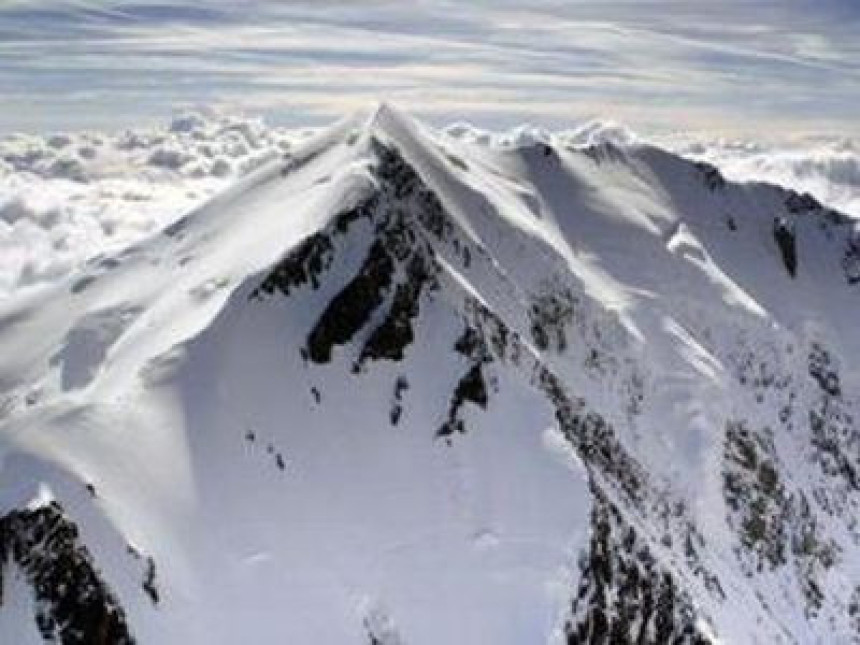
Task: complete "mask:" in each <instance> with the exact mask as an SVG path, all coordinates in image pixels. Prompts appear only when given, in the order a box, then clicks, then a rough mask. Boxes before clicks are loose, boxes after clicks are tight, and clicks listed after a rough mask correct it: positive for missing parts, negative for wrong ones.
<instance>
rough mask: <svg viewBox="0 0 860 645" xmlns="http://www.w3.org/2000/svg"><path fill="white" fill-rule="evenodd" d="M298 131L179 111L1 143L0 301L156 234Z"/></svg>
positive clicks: (289, 142)
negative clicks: (122, 125) (145, 125)
mask: <svg viewBox="0 0 860 645" xmlns="http://www.w3.org/2000/svg"><path fill="white" fill-rule="evenodd" d="M300 136H302V135H301V134H300V133H295V132H289V131H286V130H282V129H279V128H270V127H266V126H265V125H264V124H263V123H262V122H261V121H259V120H257V119H245V118H238V117H228V116H223V115H217V114H201V113H184V114H180V115H177V116H176V117H175V118H174V119H173V120H172V121H171V122H170V124H169V125H168V126H167V127H163V128H151V129H137V130H128V131H123V132H119V133H114V134H100V133H96V132H84V133H75V134H62V133H60V134H53V135H46V136H35V135H15V136H7V137H5V138H2V139H0V299H2V298H3V297H7V296H9V295H11V294H12V293H15V292H17V291H19V290H21V289H26V288H28V287H32V286H37V285H40V284H44V283H47V282H51V281H53V280H56V279H59V278H61V277H63V276H65V275H67V274H68V273H69V272H71V271H73V270H75V269H76V268H78V267H80V266H81V265H82V264H84V263H85V262H87V261H88V260H90V259H91V258H93V257H96V256H98V255H99V254H103V253H106V252H110V251H113V250H117V249H120V248H122V247H124V246H126V245H128V244H131V243H133V242H135V241H137V240H139V239H140V238H141V237H143V236H145V235H148V234H150V233H152V232H154V231H156V230H158V229H159V228H161V227H162V226H165V225H166V224H168V223H170V222H171V221H173V220H174V219H175V218H176V217H178V216H179V215H181V214H182V213H183V212H186V211H187V210H188V209H190V208H193V207H194V206H196V205H198V204H199V203H200V202H201V201H203V200H204V199H205V198H206V197H208V196H210V195H212V194H213V193H214V192H216V191H218V190H220V189H221V188H223V187H224V186H225V185H226V184H227V183H229V182H231V181H234V180H235V179H236V177H238V176H240V175H242V174H244V173H246V172H248V171H249V170H251V169H252V168H254V167H256V166H258V165H259V164H260V163H262V162H264V161H265V160H266V159H270V158H272V157H273V156H275V155H277V154H279V153H281V152H283V151H284V150H286V149H288V148H289V147H291V145H292V143H293V142H294V141H295V140H296V139H297V138H298V137H300Z"/></svg>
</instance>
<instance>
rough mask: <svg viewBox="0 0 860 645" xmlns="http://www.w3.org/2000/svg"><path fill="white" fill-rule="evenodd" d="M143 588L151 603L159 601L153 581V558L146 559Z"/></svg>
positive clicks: (155, 603) (156, 586) (154, 603)
mask: <svg viewBox="0 0 860 645" xmlns="http://www.w3.org/2000/svg"><path fill="white" fill-rule="evenodd" d="M143 590H144V591H145V592H146V595H147V596H149V599H150V600H151V601H152V604H153V605H157V604H158V601H159V594H158V585H157V584H156V583H155V560H153V559H152V558H147V559H146V572H145V573H144V577H143Z"/></svg>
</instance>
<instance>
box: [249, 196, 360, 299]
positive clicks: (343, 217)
mask: <svg viewBox="0 0 860 645" xmlns="http://www.w3.org/2000/svg"><path fill="white" fill-rule="evenodd" d="M375 207H376V200H375V199H374V198H373V197H371V198H368V199H366V200H364V201H362V202H361V203H360V204H358V205H357V206H356V207H355V208H351V209H348V210H346V211H343V212H342V213H340V214H339V215H338V216H337V217H335V218H334V221H333V222H332V225H331V226H330V227H329V228H328V229H327V230H324V231H320V232H318V233H314V234H313V235H310V236H309V237H307V238H305V239H304V240H303V241H302V242H301V243H299V244H298V246H296V247H295V248H293V249H292V250H291V251H290V252H289V253H287V255H286V256H285V257H284V258H283V259H282V260H281V261H280V262H278V264H276V265H275V266H274V267H273V268H272V270H271V271H270V272H269V274H268V275H267V276H266V277H265V278H264V279H263V281H262V282H261V283H260V286H258V287H257V288H256V289H254V291H252V292H251V296H250V297H251V298H252V299H260V300H262V299H263V298H264V297H265V296H271V295H272V294H274V293H275V292H276V291H277V292H280V293H281V294H283V295H285V296H289V295H290V292H291V291H292V290H294V289H297V288H299V287H302V286H304V285H306V284H310V285H311V287H313V288H314V289H318V288H319V279H320V276H321V275H322V273H323V272H325V271H326V270H327V269H328V268H329V267H330V266H331V263H332V260H333V259H334V241H333V240H334V237H335V236H336V235H342V234H344V233H346V231H347V230H348V229H349V227H350V225H351V224H352V223H353V222H355V221H357V220H358V219H360V218H369V217H370V215H371V213H372V212H373V209H374V208H375Z"/></svg>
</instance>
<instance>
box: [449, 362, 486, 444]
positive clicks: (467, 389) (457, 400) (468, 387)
mask: <svg viewBox="0 0 860 645" xmlns="http://www.w3.org/2000/svg"><path fill="white" fill-rule="evenodd" d="M487 400H488V399H487V385H486V383H485V382H484V374H483V372H482V369H481V364H480V363H478V364H476V365H473V366H472V367H471V368H470V369H469V371H468V372H466V374H465V375H464V376H463V377H462V378H461V379H460V380H459V381H458V382H457V387H456V388H455V389H454V394H453V396H452V397H451V403H450V405H449V407H448V418H447V420H446V421H445V423H443V424H442V427H441V428H440V429H439V432H438V436H440V437H447V436H449V435H452V434H454V433H455V432H460V433H463V432H465V431H466V428H465V425H464V423H463V420H462V419H461V418H460V409H461V408H462V407H463V405H464V404H465V403H466V402H470V403H474V404H475V405H477V406H478V407H480V408H481V409H486V407H487Z"/></svg>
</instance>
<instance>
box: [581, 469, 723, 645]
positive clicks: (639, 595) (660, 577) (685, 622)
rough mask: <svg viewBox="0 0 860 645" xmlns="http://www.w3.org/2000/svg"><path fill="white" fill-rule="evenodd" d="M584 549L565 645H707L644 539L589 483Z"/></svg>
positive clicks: (690, 609)
mask: <svg viewBox="0 0 860 645" xmlns="http://www.w3.org/2000/svg"><path fill="white" fill-rule="evenodd" d="M592 489H593V491H594V510H593V511H592V516H591V542H590V548H589V552H588V553H587V554H586V555H585V556H584V558H583V559H582V560H581V562H580V568H581V577H580V582H579V589H578V591H577V594H576V597H575V598H574V600H573V606H572V612H571V618H570V620H569V621H568V623H567V624H566V626H565V633H566V636H567V642H568V643H569V644H570V645H626V644H630V645H633V644H637V645H638V644H654V645H658V644H659V645H662V644H664V643H677V644H679V645H681V644H683V645H706V644H707V643H709V642H710V640H709V639H708V638H707V637H705V635H704V634H702V633H701V630H700V629H699V628H698V626H697V622H696V621H697V616H696V612H695V609H694V607H693V605H692V602H691V600H690V598H689V596H688V595H687V594H686V593H684V592H683V591H682V590H681V589H679V588H678V585H677V583H676V582H675V580H674V578H673V576H672V574H671V573H670V572H669V571H667V570H665V569H663V568H662V567H660V566H659V565H658V564H657V561H656V559H655V558H654V556H653V555H652V554H651V551H650V549H649V547H648V544H647V542H644V541H642V540H640V539H639V537H638V536H637V534H636V531H635V529H634V528H633V527H632V526H629V525H628V524H626V522H624V520H623V518H622V516H621V514H620V513H619V511H618V509H617V508H616V507H615V506H614V505H613V504H611V503H610V502H608V501H607V499H606V497H605V495H604V494H603V493H602V492H601V491H600V490H599V489H597V488H596V487H595V486H592Z"/></svg>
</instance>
